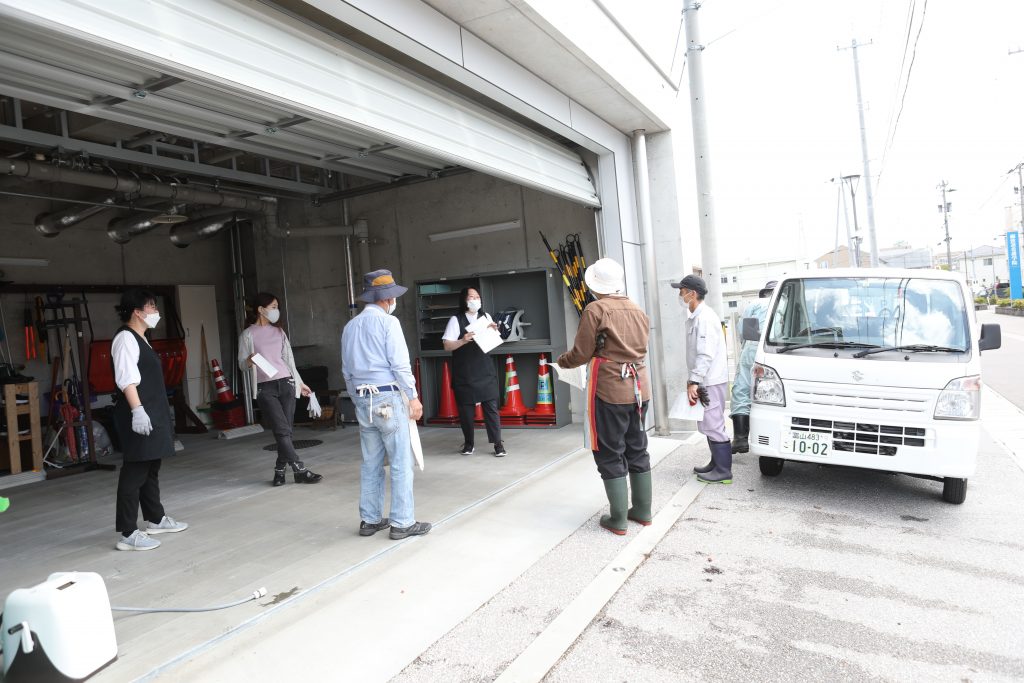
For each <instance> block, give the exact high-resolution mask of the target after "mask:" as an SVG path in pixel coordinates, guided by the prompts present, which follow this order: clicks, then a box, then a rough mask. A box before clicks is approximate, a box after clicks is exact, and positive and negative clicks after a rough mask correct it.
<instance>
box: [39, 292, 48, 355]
mask: <svg viewBox="0 0 1024 683" xmlns="http://www.w3.org/2000/svg"><path fill="white" fill-rule="evenodd" d="M36 334H37V337H38V340H37V343H38V344H39V353H41V354H43V358H45V359H46V362H47V363H50V362H51V359H50V351H49V340H50V331H49V330H48V329H47V328H46V309H45V308H44V307H43V297H41V296H37V297H36Z"/></svg>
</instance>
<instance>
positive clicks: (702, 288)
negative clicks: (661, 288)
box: [672, 275, 708, 296]
mask: <svg viewBox="0 0 1024 683" xmlns="http://www.w3.org/2000/svg"><path fill="white" fill-rule="evenodd" d="M672 286H673V287H674V288H676V289H688V290H690V291H691V292H697V294H698V295H700V296H704V295H705V294H707V293H708V286H707V285H706V284H704V280H702V279H701V278H699V277H697V276H696V275H687V276H686V277H684V278H683V279H682V280H680V281H679V282H673V283H672Z"/></svg>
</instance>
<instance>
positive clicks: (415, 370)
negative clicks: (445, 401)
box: [412, 358, 424, 425]
mask: <svg viewBox="0 0 1024 683" xmlns="http://www.w3.org/2000/svg"><path fill="white" fill-rule="evenodd" d="M412 376H413V379H414V380H416V392H417V393H419V392H421V391H423V383H422V382H421V381H420V359H419V358H417V359H416V361H415V362H414V363H413V366H412ZM423 422H424V420H423V418H422V417H421V418H420V419H418V420H416V424H418V425H422V424H423Z"/></svg>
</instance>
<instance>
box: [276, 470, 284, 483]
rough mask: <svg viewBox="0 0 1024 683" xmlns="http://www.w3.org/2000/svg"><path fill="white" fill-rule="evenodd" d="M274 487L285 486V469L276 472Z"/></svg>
mask: <svg viewBox="0 0 1024 683" xmlns="http://www.w3.org/2000/svg"><path fill="white" fill-rule="evenodd" d="M274 486H284V468H283V467H282V468H281V469H279V470H274Z"/></svg>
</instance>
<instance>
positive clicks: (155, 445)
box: [110, 327, 174, 462]
mask: <svg viewBox="0 0 1024 683" xmlns="http://www.w3.org/2000/svg"><path fill="white" fill-rule="evenodd" d="M125 330H127V331H128V332H130V333H131V334H133V335H134V336H135V340H136V341H137V342H138V343H139V374H140V375H141V376H142V379H141V380H140V381H139V384H138V385H137V386H136V387H135V389H136V391H138V392H139V400H140V401H142V407H143V408H145V409H146V413H147V414H148V415H149V419H150V420H151V421H152V422H153V431H152V433H150V435H149V436H143V435H142V434H136V433H135V432H133V431H132V409H131V406H129V405H128V399H127V398H126V397H125V395H124V393H122V392H121V390H120V389H118V390H117V391H115V392H114V426H115V427H117V433H118V435H119V436H120V437H121V452H122V453H123V454H124V459H125V462H142V461H146V460H159V459H161V458H166V457H168V456H171V455H174V428H173V427H172V426H171V411H170V408H169V406H168V404H167V390H166V388H165V387H164V373H163V370H162V369H161V367H160V357H159V356H157V355H156V351H154V350H153V347H151V346H150V345H149V344H148V343H147V342H146V340H145V339H143V338H142V337H140V336H139V335H138V333H136V332H135V330H133V329H131V328H130V327H122V328H121V329H119V330H118V331H117V334H120V333H121V332H123V331H125ZM117 334H115V335H114V336H117ZM110 363H111V365H113V363H114V359H113V356H111V359H110Z"/></svg>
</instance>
